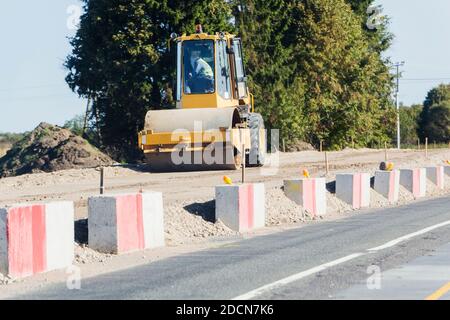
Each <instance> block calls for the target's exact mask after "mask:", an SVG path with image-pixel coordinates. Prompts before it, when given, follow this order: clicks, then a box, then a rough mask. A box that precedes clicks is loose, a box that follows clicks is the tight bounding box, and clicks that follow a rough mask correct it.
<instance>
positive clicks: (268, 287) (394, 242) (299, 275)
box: [232, 220, 450, 300]
mask: <svg viewBox="0 0 450 320" xmlns="http://www.w3.org/2000/svg"><path fill="white" fill-rule="evenodd" d="M447 225H450V220H448V221H445V222H442V223H439V224H435V225H433V226H430V227H428V228H425V229H422V230H419V231H416V232H413V233H410V234H407V235H405V236H402V237H399V238H397V239H394V240H392V241H389V242H387V243H385V244H383V245H381V246H378V247H375V248H371V249H367V253H353V254H350V255H348V256H345V257H343V258H340V259H337V260H333V261H331V262H327V263H324V264H321V265H319V266H317V267H313V268H311V269H308V270H305V271H302V272H299V273H296V274H294V275H292V276H289V277H286V278H284V279H281V280H278V281H275V282H272V283H269V284H267V285H265V286H262V287H259V288H257V289H255V290H252V291H250V292H247V293H245V294H242V295H240V296H237V297H235V298H233V299H232V300H250V299H254V298H256V297H258V296H260V295H262V294H264V293H267V292H269V291H270V290H273V289H275V288H278V287H282V286H285V285H287V284H290V283H292V282H295V281H298V280H301V279H303V278H306V277H308V276H311V275H313V274H315V273H318V272H321V271H324V270H326V269H328V268H331V267H334V266H337V265H339V264H341V263H344V262H348V261H350V260H353V259H356V258H358V257H361V256H364V255H366V254H368V253H371V252H376V251H380V250H384V249H387V248H390V247H393V246H395V245H397V244H399V243H400V242H403V241H405V240H408V239H411V238H414V237H417V236H420V235H422V234H425V233H427V232H430V231H432V230H435V229H438V228H442V227H445V226H447Z"/></svg>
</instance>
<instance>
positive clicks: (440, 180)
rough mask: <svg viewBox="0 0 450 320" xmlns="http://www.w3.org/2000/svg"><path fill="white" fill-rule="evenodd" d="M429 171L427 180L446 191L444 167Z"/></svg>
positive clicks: (429, 168) (431, 168)
mask: <svg viewBox="0 0 450 320" xmlns="http://www.w3.org/2000/svg"><path fill="white" fill-rule="evenodd" d="M426 169H427V178H428V179H429V180H430V181H431V182H432V183H433V184H435V185H436V186H437V187H438V188H439V189H444V187H445V175H444V167H443V166H437V167H428V168H426Z"/></svg>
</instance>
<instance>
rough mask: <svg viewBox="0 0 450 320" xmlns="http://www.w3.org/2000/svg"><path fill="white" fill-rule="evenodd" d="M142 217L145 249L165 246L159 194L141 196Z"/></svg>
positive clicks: (161, 198)
mask: <svg viewBox="0 0 450 320" xmlns="http://www.w3.org/2000/svg"><path fill="white" fill-rule="evenodd" d="M142 215H143V224H144V241H145V247H146V248H156V247H163V246H164V244H165V241H164V210H163V197H162V193H161V192H145V193H143V194H142Z"/></svg>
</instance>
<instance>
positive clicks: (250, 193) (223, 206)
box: [216, 183, 266, 232]
mask: <svg viewBox="0 0 450 320" xmlns="http://www.w3.org/2000/svg"><path fill="white" fill-rule="evenodd" d="M265 208H266V206H265V187H264V184H262V183H251V184H243V185H221V186H217V187H216V221H217V220H220V221H222V222H223V223H224V224H225V225H226V226H227V227H229V228H230V229H232V230H234V231H237V232H246V231H251V230H253V229H257V228H262V227H264V226H265V224H266V222H265V221H266V209H265Z"/></svg>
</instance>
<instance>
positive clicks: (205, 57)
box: [183, 40, 215, 94]
mask: <svg viewBox="0 0 450 320" xmlns="http://www.w3.org/2000/svg"><path fill="white" fill-rule="evenodd" d="M183 65H184V72H183V74H184V93H185V94H205V93H214V91H215V90H214V89H215V88H214V83H215V77H214V69H215V68H214V41H213V40H188V41H184V42H183Z"/></svg>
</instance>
